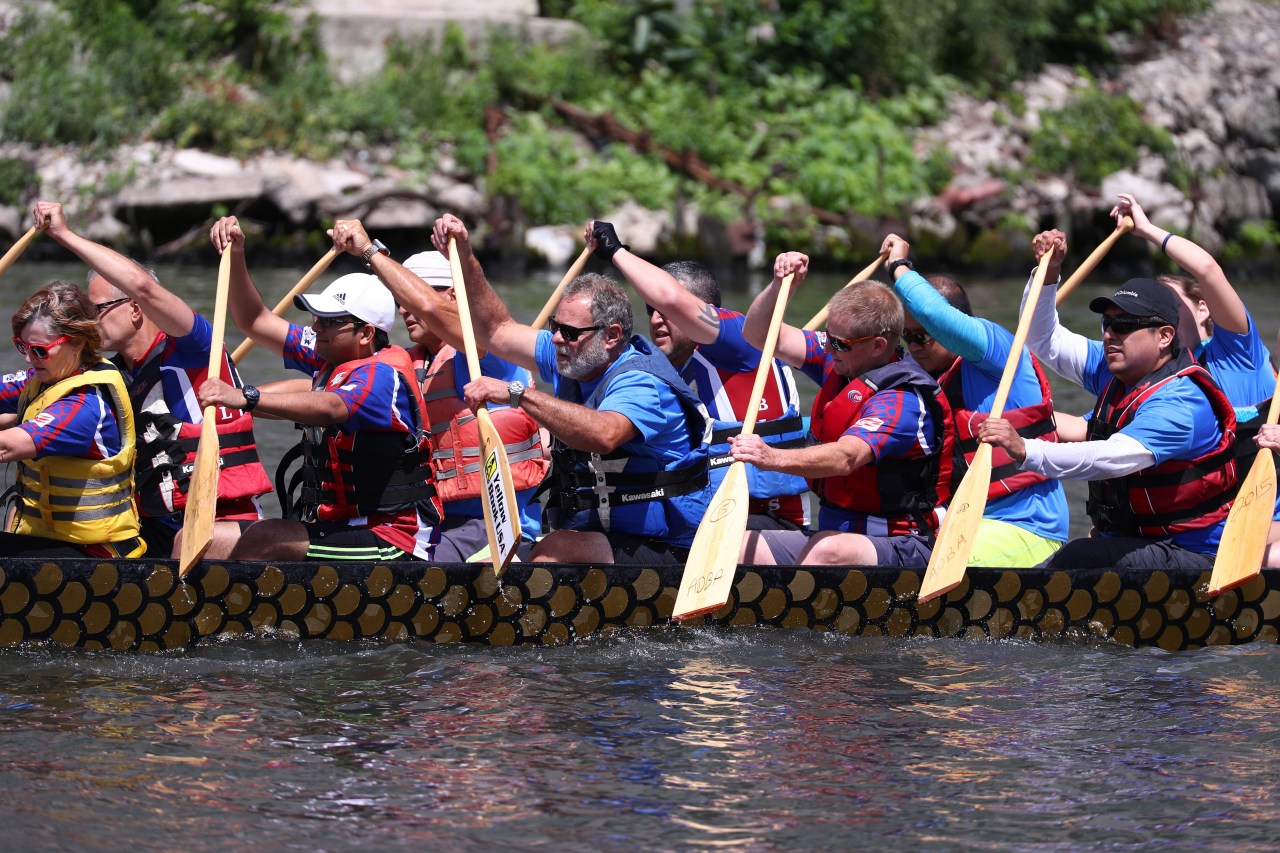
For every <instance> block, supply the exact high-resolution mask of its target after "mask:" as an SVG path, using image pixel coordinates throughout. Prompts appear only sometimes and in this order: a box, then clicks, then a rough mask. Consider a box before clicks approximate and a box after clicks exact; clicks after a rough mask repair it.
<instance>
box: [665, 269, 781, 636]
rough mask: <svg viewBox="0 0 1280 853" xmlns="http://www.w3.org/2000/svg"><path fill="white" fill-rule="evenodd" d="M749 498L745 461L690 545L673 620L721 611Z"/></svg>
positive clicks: (764, 362)
mask: <svg viewBox="0 0 1280 853" xmlns="http://www.w3.org/2000/svg"><path fill="white" fill-rule="evenodd" d="M794 280H795V275H794V274H789V275H787V276H785V277H784V278H783V279H782V283H781V284H780V285H779V288H778V301H777V304H775V305H774V306H773V316H772V317H770V318H769V330H768V332H766V333H765V337H764V347H763V348H761V350H760V364H759V365H757V366H756V381H755V384H754V385H752V387H751V397H750V398H749V399H748V400H747V410H746V412H745V414H744V416H743V418H742V434H743V435H750V434H752V433H753V432H755V428H756V417H757V415H759V413H760V400H761V399H762V398H763V397H764V385H765V380H766V378H767V377H768V375H769V373H770V371H772V369H773V353H774V350H776V349H777V346H778V335H779V333H780V332H781V330H782V319H783V315H785V314H786V311H787V299H788V297H789V296H790V295H791V284H792V282H793V281H794ZM750 500H751V492H750V489H749V487H748V484H747V474H746V466H745V465H744V464H743V463H742V462H734V463H733V464H732V465H730V466H729V471H728V472H727V473H726V474H725V478H724V480H723V481H722V482H721V483H720V488H718V489H716V493H715V495H714V496H713V497H712V498H711V503H710V504H708V505H707V513H706V515H705V516H703V519H702V521H701V522H700V523H699V524H698V532H697V533H695V534H694V537H693V543H692V544H691V545H690V547H689V556H688V558H687V559H686V560H685V566H684V572H683V574H682V575H681V576H680V589H679V590H678V591H677V593H676V603H675V607H674V609H673V610H672V613H671V618H672V619H673V620H674V621H676V622H683V621H685V620H687V619H693V618H695V617H698V616H702V615H703V614H706V613H711V612H713V611H715V610H719V609H720V608H721V607H723V606H724V604H725V602H726V601H728V600H729V592H730V590H732V589H733V578H734V576H735V574H736V570H737V567H738V554H739V552H740V551H741V550H742V539H743V537H744V536H745V535H746V533H747V519H748V515H749V510H748V506H749V504H750Z"/></svg>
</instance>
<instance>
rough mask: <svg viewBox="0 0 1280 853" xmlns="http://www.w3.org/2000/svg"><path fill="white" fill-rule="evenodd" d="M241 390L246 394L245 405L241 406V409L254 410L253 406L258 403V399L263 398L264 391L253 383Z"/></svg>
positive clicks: (243, 410) (244, 410)
mask: <svg viewBox="0 0 1280 853" xmlns="http://www.w3.org/2000/svg"><path fill="white" fill-rule="evenodd" d="M240 392H241V393H242V394H244V405H243V406H241V407H240V411H242V412H252V411H253V407H254V406H256V405H258V400H260V399H261V398H262V392H261V391H259V390H258V389H257V388H254V387H253V386H252V385H246V386H244V387H243V388H241V389H240Z"/></svg>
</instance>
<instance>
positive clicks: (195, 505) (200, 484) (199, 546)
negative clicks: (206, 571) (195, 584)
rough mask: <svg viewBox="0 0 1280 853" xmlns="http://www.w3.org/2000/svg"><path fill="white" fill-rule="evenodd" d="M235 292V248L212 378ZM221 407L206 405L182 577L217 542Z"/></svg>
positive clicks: (218, 303)
mask: <svg viewBox="0 0 1280 853" xmlns="http://www.w3.org/2000/svg"><path fill="white" fill-rule="evenodd" d="M230 290H231V247H230V246H227V247H226V248H225V249H223V250H222V261H221V262H220V263H219V264H218V292H217V295H216V296H215V297H214V300H213V340H212V341H211V342H210V343H209V376H211V377H215V378H216V377H218V376H221V375H222V342H223V338H224V337H225V333H226V330H227V294H228V293H229V292H230ZM217 419H218V407H217V406H205V407H204V414H203V420H202V421H201V422H200V443H199V444H198V445H197V446H196V462H195V468H194V469H193V470H192V472H191V484H190V487H189V488H188V489H187V508H186V509H185V510H184V511H183V513H182V554H181V555H180V558H179V561H178V577H183V576H184V575H186V573H187V572H189V571H191V569H192V567H193V566H195V564H196V563H198V562H200V558H201V557H203V556H204V552H205V551H208V550H209V546H210V545H211V544H212V543H213V521H214V518H215V517H216V516H217V513H218V463H219V462H220V461H221V459H220V456H221V448H220V447H219V445H218V423H217Z"/></svg>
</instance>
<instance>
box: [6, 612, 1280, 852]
mask: <svg viewBox="0 0 1280 853" xmlns="http://www.w3.org/2000/svg"><path fill="white" fill-rule="evenodd" d="M1278 673H1280V651H1278V650H1277V649H1276V648H1275V647H1273V646H1263V645H1258V646H1248V647H1241V648H1233V649H1214V650H1207V651H1200V652H1187V653H1179V654H1168V653H1164V652H1155V651H1134V650H1130V649H1119V648H1112V647H1096V646H1070V645H1045V644H1030V643H1024V642H964V641H958V640H899V639H892V640H890V639H876V638H847V637H841V636H832V635H824V634H816V633H809V632H788V631H760V630H754V631H736V632H722V631H716V630H713V629H699V630H676V629H665V630H655V631H652V632H649V633H642V634H628V635H624V636H622V637H619V638H615V639H611V640H598V641H594V642H585V643H580V644H578V645H575V646H571V647H566V648H556V649H542V648H515V649H491V648H474V647H456V646H455V647H449V646H434V645H427V644H408V645H387V646H377V645H363V646H360V645H343V644H326V643H321V642H313V643H307V644H297V643H285V642H280V641H270V640H259V641H244V640H242V641H237V642H231V643H226V644H220V645H213V646H209V647H203V648H200V649H198V650H194V651H189V652H185V653H178V654H157V655H136V654H117V653H86V652H79V651H69V650H63V649H56V648H53V647H38V648H25V649H10V650H6V651H4V652H2V653H0V739H2V740H0V743H2V744H3V747H2V748H0V760H2V762H3V772H2V774H0V786H2V787H3V789H4V791H5V795H4V799H3V803H4V804H3V806H0V809H2V810H3V812H4V814H5V826H4V828H3V829H0V834H2V835H0V837H4V838H7V839H8V840H9V843H10V844H11V845H14V846H13V847H11V849H17V848H21V849H58V848H63V849H84V848H93V849H109V850H123V849H148V850H150V849H178V848H182V849H186V850H193V851H202V850H226V849H230V848H232V847H238V846H240V845H243V844H253V845H255V846H257V847H261V848H263V849H272V848H285V849H300V850H319V849H323V850H349V849H356V848H369V847H378V846H382V847H391V848H397V849H407V848H418V849H423V848H428V847H430V848H434V849H461V848H465V847H469V846H479V845H486V846H488V845H501V846H503V847H509V848H520V849H531V848H538V847H548V848H555V849H574V850H595V849H616V850H623V849H634V848H646V849H711V848H717V849H722V848H728V849H745V850H773V849H800V848H832V847H875V848H879V847H883V846H885V845H888V844H899V845H903V846H905V847H906V848H907V849H915V848H920V847H929V848H935V849H946V848H978V849H984V848H985V849H1014V850H1076V849H1081V848H1083V847H1099V846H1102V847H1109V848H1119V849H1132V848H1140V849H1153V848H1157V847H1167V846H1170V845H1172V846H1175V847H1183V848H1191V847H1199V846H1210V847H1216V848H1221V849H1225V848H1228V847H1229V848H1231V849H1270V848H1273V847H1274V843H1275V841H1276V839H1277V838H1280V808H1277V804H1276V801H1275V796H1274V789H1275V783H1274V778H1275V769H1274V768H1275V767H1276V765H1277V762H1278V761H1280V751H1278V745H1280V726H1278V725H1277V716H1276V714H1275V711H1274V709H1275V706H1276V702H1277V699H1278V698H1280V695H1278V694H1280V691H1278V690H1277V686H1276V685H1277V675H1278Z"/></svg>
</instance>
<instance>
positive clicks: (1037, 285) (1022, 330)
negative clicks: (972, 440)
mask: <svg viewBox="0 0 1280 853" xmlns="http://www.w3.org/2000/svg"><path fill="white" fill-rule="evenodd" d="M1052 254H1053V253H1052V252H1045V253H1044V255H1043V256H1042V257H1041V258H1040V265H1039V266H1037V267H1036V274H1035V275H1034V276H1032V278H1031V288H1030V289H1029V290H1028V291H1027V300H1026V305H1027V309H1026V310H1025V311H1023V312H1022V316H1021V317H1019V318H1018V328H1017V330H1016V331H1015V332H1014V333H1013V344H1012V345H1011V347H1010V348H1009V357H1008V358H1007V359H1005V362H1004V372H1003V373H1001V374H1000V384H999V385H997V386H996V396H995V398H994V399H993V400H992V401H991V412H990V413H989V414H988V417H991V418H998V417H1000V416H1001V415H1003V414H1004V404H1005V403H1006V402H1007V401H1008V399H1009V389H1010V388H1012V387H1013V377H1014V375H1015V374H1016V373H1017V372H1018V361H1019V360H1020V359H1021V358H1022V348H1023V347H1024V346H1026V344H1027V335H1028V334H1030V332H1031V318H1032V317H1033V316H1034V315H1035V312H1036V303H1037V302H1039V301H1040V291H1041V290H1042V289H1043V288H1044V280H1045V278H1046V277H1047V276H1048V274H1049V259H1050V257H1051V256H1052ZM1094 263H1095V264H1096V263H1097V261H1094ZM1082 269H1083V268H1082Z"/></svg>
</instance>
